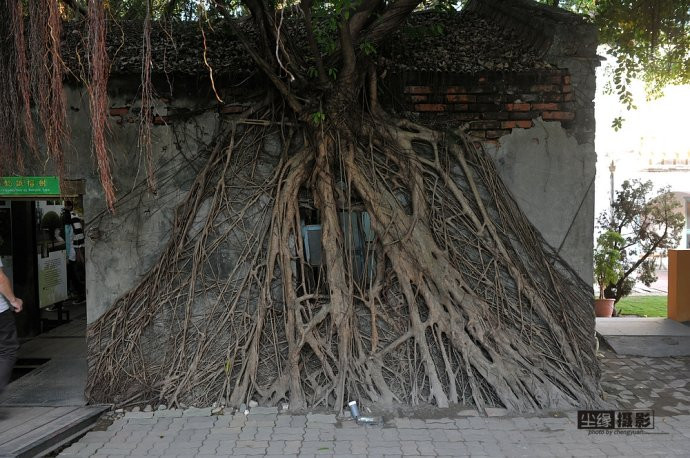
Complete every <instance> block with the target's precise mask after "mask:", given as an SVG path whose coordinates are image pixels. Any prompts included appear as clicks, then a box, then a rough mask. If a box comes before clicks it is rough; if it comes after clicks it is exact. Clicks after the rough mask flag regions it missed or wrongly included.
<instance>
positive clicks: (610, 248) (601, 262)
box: [594, 230, 625, 299]
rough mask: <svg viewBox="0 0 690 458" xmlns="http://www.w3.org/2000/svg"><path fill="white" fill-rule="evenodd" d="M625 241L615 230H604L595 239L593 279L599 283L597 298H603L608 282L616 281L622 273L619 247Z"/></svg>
mask: <svg viewBox="0 0 690 458" xmlns="http://www.w3.org/2000/svg"><path fill="white" fill-rule="evenodd" d="M624 242H625V240H624V239H623V237H622V236H621V235H620V234H619V233H618V232H616V231H610V230H609V231H606V232H604V233H603V234H601V235H600V236H599V238H598V239H597V246H596V248H595V249H594V279H595V280H596V282H597V284H598V285H599V299H603V298H604V290H605V289H606V287H607V286H608V285H609V284H610V283H616V282H617V281H618V279H619V278H620V277H621V276H622V275H623V265H622V264H621V252H620V250H619V247H620V246H621V245H622V244H623V243H624Z"/></svg>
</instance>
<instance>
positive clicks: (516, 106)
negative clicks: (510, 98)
mask: <svg viewBox="0 0 690 458" xmlns="http://www.w3.org/2000/svg"><path fill="white" fill-rule="evenodd" d="M530 108H531V107H530V104H529V103H506V110H508V111H529V109H530Z"/></svg>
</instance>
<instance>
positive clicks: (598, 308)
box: [594, 299, 616, 318]
mask: <svg viewBox="0 0 690 458" xmlns="http://www.w3.org/2000/svg"><path fill="white" fill-rule="evenodd" d="M615 301H616V300H615V299H594V313H595V314H596V316H598V317H600V318H611V316H612V315H613V303H614V302H615Z"/></svg>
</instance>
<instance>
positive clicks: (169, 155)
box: [66, 84, 219, 322]
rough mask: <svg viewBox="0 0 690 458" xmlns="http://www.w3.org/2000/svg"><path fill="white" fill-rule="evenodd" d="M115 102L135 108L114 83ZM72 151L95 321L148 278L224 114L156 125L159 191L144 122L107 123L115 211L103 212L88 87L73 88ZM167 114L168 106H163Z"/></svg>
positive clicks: (182, 100) (182, 102) (189, 102)
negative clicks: (144, 150)
mask: <svg viewBox="0 0 690 458" xmlns="http://www.w3.org/2000/svg"><path fill="white" fill-rule="evenodd" d="M113 89H114V90H113V91H112V92H111V94H110V97H111V100H110V102H111V105H112V106H119V105H123V104H126V105H131V100H132V99H134V96H133V95H132V94H133V92H132V91H131V90H129V89H121V88H120V89H118V86H117V84H113ZM67 100H68V106H69V107H70V112H69V121H70V126H71V148H73V151H71V152H70V154H68V155H67V157H68V162H67V164H66V170H67V172H66V177H67V178H70V179H85V180H86V194H85V195H84V213H85V214H84V219H85V221H86V259H87V264H86V282H87V304H88V314H87V318H88V321H89V322H93V321H94V320H96V319H97V318H98V317H99V316H101V315H102V314H103V312H104V311H105V310H107V308H108V307H110V306H111V305H112V304H113V303H114V302H115V300H116V299H117V298H118V297H119V296H120V295H122V294H124V293H125V292H127V291H128V290H129V289H130V288H132V287H133V286H135V284H136V283H137V282H138V281H139V280H140V279H141V278H142V276H143V275H144V274H145V273H146V272H147V271H148V270H149V268H150V267H151V266H152V265H153V264H154V262H155V261H156V260H157V259H158V257H159V256H160V253H161V251H162V248H163V247H164V246H165V243H166V241H167V240H168V236H169V231H170V228H171V226H172V221H173V218H174V211H175V207H176V206H177V205H178V204H179V203H180V201H181V200H182V199H183V198H184V196H185V195H186V193H187V191H188V190H189V187H190V185H191V183H192V180H193V179H194V177H195V176H196V173H195V171H196V169H198V168H199V167H200V166H201V165H202V163H203V156H204V155H205V152H204V151H205V145H207V144H208V143H209V142H210V140H211V139H212V138H213V134H214V133H215V131H216V129H217V128H218V119H219V116H218V114H216V113H214V112H209V113H204V114H200V115H198V116H196V117H194V118H191V119H189V120H186V121H182V122H177V123H176V124H175V125H174V126H156V127H155V128H154V129H153V134H152V144H153V157H154V158H155V162H154V167H155V169H156V186H157V189H156V192H155V193H153V192H151V191H150V190H149V189H148V187H147V185H146V170H145V163H144V159H143V157H142V154H141V153H140V150H139V146H138V124H137V123H128V122H118V120H116V119H114V118H111V122H110V123H109V127H110V132H109V134H108V147H109V151H110V153H111V157H112V166H113V171H114V172H113V181H114V183H115V186H116V188H117V195H118V204H117V208H116V212H115V214H110V213H109V212H108V211H107V209H106V208H105V199H104V195H103V191H102V187H101V184H100V181H99V177H98V173H97V167H96V162H95V159H94V158H93V157H92V155H91V146H90V144H91V130H90V120H89V110H88V99H87V96H86V93H85V91H84V90H83V89H79V88H73V87H69V88H68V89H67ZM204 102H205V100H203V99H201V100H200V99H199V98H198V97H193V98H187V97H179V98H177V99H176V100H175V101H174V102H173V105H172V106H171V107H170V109H173V108H175V107H176V108H181V107H186V108H194V107H198V106H200V105H202V106H203V104H204ZM160 109H163V108H160Z"/></svg>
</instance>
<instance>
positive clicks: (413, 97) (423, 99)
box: [410, 95, 429, 102]
mask: <svg viewBox="0 0 690 458" xmlns="http://www.w3.org/2000/svg"><path fill="white" fill-rule="evenodd" d="M410 100H411V101H412V102H426V101H427V100H429V96H427V95H411V96H410Z"/></svg>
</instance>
